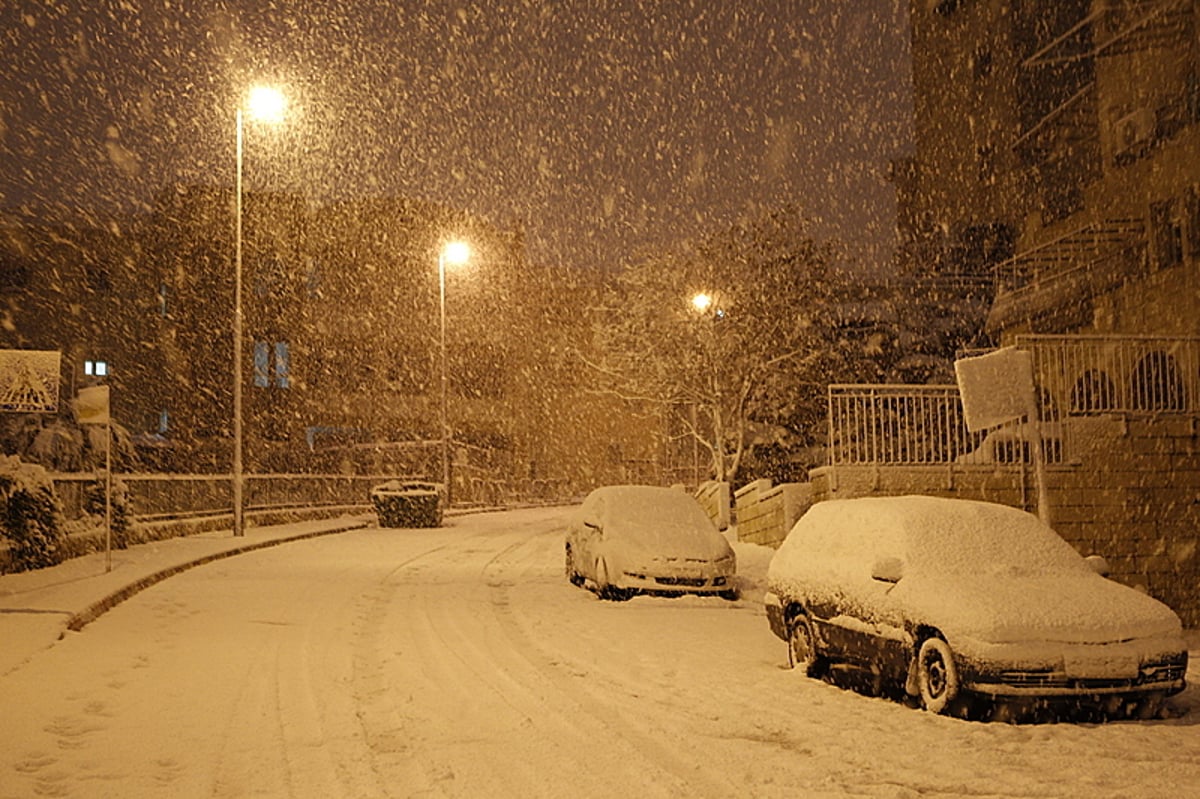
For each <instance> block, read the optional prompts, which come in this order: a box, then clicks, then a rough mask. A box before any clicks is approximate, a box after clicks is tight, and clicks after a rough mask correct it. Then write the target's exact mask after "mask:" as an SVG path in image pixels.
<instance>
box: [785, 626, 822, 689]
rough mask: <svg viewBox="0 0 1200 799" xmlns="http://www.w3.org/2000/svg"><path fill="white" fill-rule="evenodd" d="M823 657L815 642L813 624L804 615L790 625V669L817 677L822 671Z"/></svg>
mask: <svg viewBox="0 0 1200 799" xmlns="http://www.w3.org/2000/svg"><path fill="white" fill-rule="evenodd" d="M821 662H822V661H821V656H820V655H818V654H817V647H816V643H815V642H814V641H813V634H812V624H810V623H809V621H808V617H807V616H804V615H800V616H797V617H796V618H794V619H792V621H791V623H790V624H789V625H788V667H789V668H793V669H803V671H804V674H805V676H808V677H816V676H817V675H818V674H819V673H820V671H821Z"/></svg>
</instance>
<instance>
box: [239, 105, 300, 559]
mask: <svg viewBox="0 0 1200 799" xmlns="http://www.w3.org/2000/svg"><path fill="white" fill-rule="evenodd" d="M286 108H287V98H285V97H284V95H283V93H282V92H281V91H279V90H278V89H276V88H273V87H271V86H261V85H260V86H254V87H252V88H251V89H250V91H249V92H248V93H247V95H246V99H245V103H244V109H243V106H238V109H237V179H236V186H235V189H234V194H235V195H236V200H235V208H234V216H235V218H236V221H235V228H236V234H235V236H234V256H233V264H234V265H233V534H234V535H235V536H242V535H245V534H246V519H245V507H244V504H245V503H244V495H245V492H244V487H245V473H244V467H243V462H242V437H243V433H242V138H243V134H242V128H243V121H242V118H243V116H245V115H246V114H249V115H250V118H251V119H254V120H257V121H261V122H271V123H274V122H280V121H282V120H283V114H284V111H285V110H286Z"/></svg>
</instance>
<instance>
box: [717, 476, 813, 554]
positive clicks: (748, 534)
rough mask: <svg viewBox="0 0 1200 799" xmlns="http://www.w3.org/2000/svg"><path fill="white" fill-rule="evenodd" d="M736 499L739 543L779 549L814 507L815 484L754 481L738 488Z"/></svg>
mask: <svg viewBox="0 0 1200 799" xmlns="http://www.w3.org/2000/svg"><path fill="white" fill-rule="evenodd" d="M735 499H736V502H737V535H738V540H739V541H746V542H748V543H752V544H762V545H763V546H769V547H778V546H779V545H780V544H781V543H782V542H783V539H784V538H786V537H787V534H788V532H790V531H791V529H792V525H794V524H795V523H796V520H797V519H799V518H800V517H801V516H802V515H804V511H806V510H808V507H809V505H811V504H812V484H811V483H781V484H780V485H777V486H772V485H771V481H770V480H755V481H754V482H752V483H748V484H746V485H744V486H742V487H741V488H739V489H738V490H737V492H736V494H735Z"/></svg>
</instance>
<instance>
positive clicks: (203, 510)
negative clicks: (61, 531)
mask: <svg viewBox="0 0 1200 799" xmlns="http://www.w3.org/2000/svg"><path fill="white" fill-rule="evenodd" d="M51 477H52V479H53V480H54V491H55V494H56V495H57V496H58V498H59V501H60V502H61V503H62V504H63V510H64V512H65V513H66V515H67V517H68V518H78V517H79V516H81V515H83V513H84V507H85V501H86V492H87V491H88V489H89V488H91V487H92V486H97V485H99V484H100V483H101V482H102V481H103V476H102V475H96V474H91V473H83V474H80V473H72V474H64V473H58V474H52V475H51ZM114 477H116V478H117V479H119V480H120V481H122V482H124V484H125V486H126V489H127V490H128V492H129V498H130V501H131V504H132V507H133V511H134V514H135V515H136V516H137V518H139V519H144V520H151V519H155V518H164V517H182V516H198V515H206V514H214V513H223V512H228V511H230V509H231V508H232V507H233V496H232V491H231V478H230V476H229V475H227V474H116V475H114ZM395 478H396V475H355V476H347V475H340V474H256V475H246V506H247V509H248V510H266V509H277V508H287V507H298V506H305V507H315V506H321V505H367V504H369V502H370V491H371V487H372V486H374V485H377V484H379V483H382V482H384V481H386V480H390V479H395Z"/></svg>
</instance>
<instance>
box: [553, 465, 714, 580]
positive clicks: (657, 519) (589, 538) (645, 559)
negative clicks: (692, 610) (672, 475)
mask: <svg viewBox="0 0 1200 799" xmlns="http://www.w3.org/2000/svg"><path fill="white" fill-rule="evenodd" d="M566 572H567V577H568V579H570V581H571V582H572V583H574V584H575V585H585V584H587V583H590V584H591V586H592V587H593V588H594V590H595V591H596V593H597V594H599V595H600V597H602V598H604V599H628V598H629V597H630V596H632V595H633V594H635V593H638V592H645V593H655V594H682V593H695V594H719V595H721V596H723V597H725V598H726V599H736V598H737V584H736V573H737V559H736V558H735V556H734V554H733V549H732V548H731V547H730V546H729V542H728V541H726V540H725V538H724V536H722V535H721V533H720V532H719V531H718V530H717V528H716V527H715V526H714V525H713V523H712V520H711V519H709V517H708V514H707V513H705V512H704V509H703V508H701V507H700V504H699V503H698V502H697V501H696V500H695V499H693V498H692V497H691V496H689V495H688V494H686V493H684V492H683V491H681V490H679V489H675V488H659V487H655V486H635V485H622V486H605V487H603V488H597V489H596V490H595V491H593V492H592V493H591V494H589V495H588V497H587V499H585V500H584V501H583V504H582V505H580V507H579V508H578V509H577V510H576V511H575V513H573V514H572V516H571V521H570V523H569V527H568V529H567V538H566Z"/></svg>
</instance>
